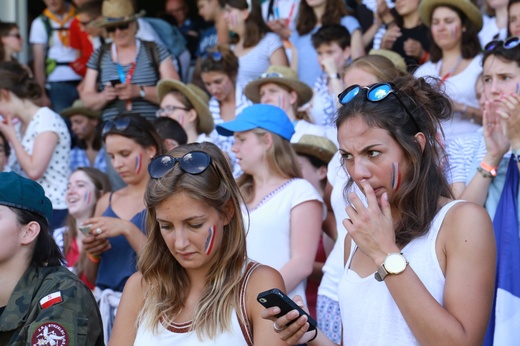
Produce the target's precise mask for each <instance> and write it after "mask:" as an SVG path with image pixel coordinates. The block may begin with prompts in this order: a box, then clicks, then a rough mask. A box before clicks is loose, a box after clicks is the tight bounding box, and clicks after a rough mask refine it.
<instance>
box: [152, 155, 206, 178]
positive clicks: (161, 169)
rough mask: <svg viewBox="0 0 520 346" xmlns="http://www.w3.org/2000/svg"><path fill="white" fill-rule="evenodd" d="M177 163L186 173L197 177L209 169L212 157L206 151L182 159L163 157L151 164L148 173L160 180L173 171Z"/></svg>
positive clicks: (184, 156)
mask: <svg viewBox="0 0 520 346" xmlns="http://www.w3.org/2000/svg"><path fill="white" fill-rule="evenodd" d="M177 162H178V163H179V166H180V167H181V169H182V170H183V171H184V172H186V173H188V174H192V175H197V174H201V173H203V172H204V171H205V170H206V169H207V168H208V167H209V165H210V163H211V156H209V154H208V153H206V152H204V151H190V152H189V153H186V154H184V155H183V156H182V157H180V158H176V157H173V156H170V155H161V156H158V157H156V158H154V159H153V160H152V161H151V162H150V164H149V165H148V173H150V177H152V178H153V179H159V178H161V177H162V176H163V175H165V174H166V173H167V172H169V171H170V170H172V169H173V167H174V166H175V164H176V163H177Z"/></svg>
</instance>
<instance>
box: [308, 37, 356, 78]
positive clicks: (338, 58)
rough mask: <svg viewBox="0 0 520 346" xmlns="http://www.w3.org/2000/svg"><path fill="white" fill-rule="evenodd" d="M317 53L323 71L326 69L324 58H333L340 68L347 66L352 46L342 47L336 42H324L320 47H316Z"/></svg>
mask: <svg viewBox="0 0 520 346" xmlns="http://www.w3.org/2000/svg"><path fill="white" fill-rule="evenodd" d="M316 53H317V54H318V62H319V63H320V66H321V69H322V70H323V71H325V68H324V66H323V60H325V59H332V61H334V65H335V66H336V68H337V69H338V70H339V69H341V68H342V67H343V66H345V63H346V62H347V59H348V57H349V56H350V48H349V47H346V48H345V49H341V47H340V46H339V45H338V44H337V43H336V42H332V43H322V44H321V45H320V46H319V47H318V48H316Z"/></svg>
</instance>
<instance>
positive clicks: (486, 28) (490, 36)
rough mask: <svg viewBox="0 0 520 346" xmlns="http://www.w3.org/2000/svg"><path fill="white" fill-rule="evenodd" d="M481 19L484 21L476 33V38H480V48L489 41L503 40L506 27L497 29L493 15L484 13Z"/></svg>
mask: <svg viewBox="0 0 520 346" xmlns="http://www.w3.org/2000/svg"><path fill="white" fill-rule="evenodd" d="M482 20H483V22H484V23H483V25H482V29H481V30H480V32H479V33H478V39H479V40H480V45H481V46H482V48H484V47H485V46H486V44H488V43H489V42H490V41H493V40H505V39H506V38H507V27H505V28H502V29H499V28H498V26H497V19H496V18H495V17H489V16H488V15H485V14H484V15H483V16H482Z"/></svg>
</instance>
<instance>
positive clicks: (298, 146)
mask: <svg viewBox="0 0 520 346" xmlns="http://www.w3.org/2000/svg"><path fill="white" fill-rule="evenodd" d="M291 144H292V146H293V149H294V151H296V153H297V154H303V155H309V156H312V157H315V158H317V159H318V160H321V161H323V162H325V163H327V164H328V163H329V162H330V160H331V159H332V157H333V156H334V154H335V153H336V151H338V148H337V147H336V145H335V144H334V143H333V142H332V141H331V140H330V139H328V138H326V137H322V136H316V135H303V136H302V137H301V138H300V140H299V141H298V142H297V143H291Z"/></svg>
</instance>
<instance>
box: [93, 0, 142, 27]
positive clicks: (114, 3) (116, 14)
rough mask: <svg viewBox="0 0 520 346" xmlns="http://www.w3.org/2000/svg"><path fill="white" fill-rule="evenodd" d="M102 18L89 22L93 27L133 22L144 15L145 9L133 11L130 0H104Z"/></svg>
mask: <svg viewBox="0 0 520 346" xmlns="http://www.w3.org/2000/svg"><path fill="white" fill-rule="evenodd" d="M101 14H102V15H103V19H99V20H95V21H93V22H92V23H91V25H92V26H93V27H96V28H103V27H107V26H116V25H119V24H123V23H128V22H133V21H135V20H136V19H137V18H140V17H142V16H144V14H145V11H141V12H139V13H135V9H134V6H133V4H132V0H104V1H103V5H102V8H101Z"/></svg>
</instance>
